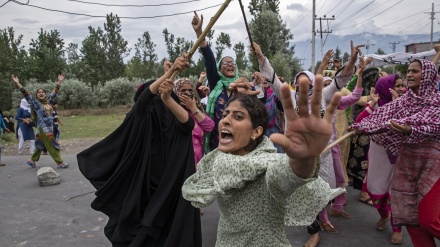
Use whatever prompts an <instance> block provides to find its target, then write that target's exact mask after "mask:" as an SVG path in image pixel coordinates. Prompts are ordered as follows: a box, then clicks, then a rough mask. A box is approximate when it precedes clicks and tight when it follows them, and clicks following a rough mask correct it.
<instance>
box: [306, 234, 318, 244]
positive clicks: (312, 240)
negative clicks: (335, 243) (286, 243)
mask: <svg viewBox="0 0 440 247" xmlns="http://www.w3.org/2000/svg"><path fill="white" fill-rule="evenodd" d="M318 244H319V235H318V233H315V234H312V235H310V238H309V240H308V241H307V242H306V243H305V244H304V247H316V246H318Z"/></svg>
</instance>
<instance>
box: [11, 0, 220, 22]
mask: <svg viewBox="0 0 440 247" xmlns="http://www.w3.org/2000/svg"><path fill="white" fill-rule="evenodd" d="M12 1H13V2H15V1H14V0H12ZM22 5H23V4H22ZM221 5H222V4H217V5H213V6H209V7H206V8H202V9H196V10H191V11H188V12H181V13H174V14H168V15H156V16H138V17H131V16H118V17H119V19H154V18H160V17H169V16H176V15H184V14H189V13H193V12H194V11H202V10H206V9H211V8H215V7H218V6H221ZM25 6H29V7H33V8H37V9H42V10H47V11H52V12H58V13H64V14H69V15H79V16H87V17H93V18H105V17H106V16H103V15H89V14H82V13H74V12H68V11H64V10H56V9H48V8H44V7H40V6H35V5H32V4H27V5H25Z"/></svg>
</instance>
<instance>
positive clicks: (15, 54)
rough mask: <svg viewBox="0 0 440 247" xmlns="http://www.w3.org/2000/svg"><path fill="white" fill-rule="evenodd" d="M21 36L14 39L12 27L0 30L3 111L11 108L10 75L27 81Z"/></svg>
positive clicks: (0, 100)
mask: <svg viewBox="0 0 440 247" xmlns="http://www.w3.org/2000/svg"><path fill="white" fill-rule="evenodd" d="M22 40H23V35H18V37H15V31H14V29H13V28H12V27H8V28H5V29H2V30H0V106H1V108H2V109H3V110H9V109H11V108H12V104H11V103H12V102H11V98H12V91H13V89H14V87H13V86H12V83H11V74H15V75H17V76H19V77H20V79H24V80H26V79H28V78H29V75H28V70H27V59H28V54H27V52H26V50H25V48H24V46H23V45H22V44H21V42H22Z"/></svg>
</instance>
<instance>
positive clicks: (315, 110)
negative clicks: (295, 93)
mask: <svg viewBox="0 0 440 247" xmlns="http://www.w3.org/2000/svg"><path fill="white" fill-rule="evenodd" d="M322 81H323V77H322V76H320V75H318V76H316V78H315V86H314V91H313V95H312V97H311V100H310V109H311V112H309V96H308V94H309V83H310V81H309V80H308V79H306V78H304V77H300V78H299V88H300V90H299V98H298V109H299V112H298V115H299V116H297V114H296V112H295V109H294V107H293V102H292V98H291V93H290V89H289V86H288V85H287V84H283V85H282V86H281V97H282V103H283V107H284V113H285V115H286V127H287V128H286V131H285V134H284V135H282V134H274V135H272V136H271V137H270V139H271V140H272V142H274V143H276V144H278V145H280V146H281V147H282V148H283V150H284V151H285V152H286V154H287V155H288V156H289V157H290V158H291V159H296V160H303V159H309V158H316V157H318V156H319V155H320V154H321V152H322V150H324V148H325V147H326V146H327V144H328V141H329V140H330V137H331V135H332V132H333V130H332V124H331V121H332V119H333V115H334V113H335V110H336V108H337V106H338V104H339V101H340V99H341V95H340V94H339V93H336V94H335V95H334V96H333V98H332V100H331V102H330V104H329V105H328V107H327V109H326V114H325V117H324V118H320V111H321V97H322V88H323V86H322Z"/></svg>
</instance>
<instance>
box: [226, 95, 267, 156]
mask: <svg viewBox="0 0 440 247" xmlns="http://www.w3.org/2000/svg"><path fill="white" fill-rule="evenodd" d="M218 131H219V136H220V140H219V144H218V149H219V150H220V151H222V152H224V153H231V154H234V155H245V154H248V153H249V151H247V150H245V147H246V146H247V145H248V144H249V143H250V141H251V140H255V139H256V138H258V137H259V136H260V135H261V133H260V131H259V127H257V128H255V129H254V128H253V127H252V121H251V117H250V115H249V112H248V111H247V110H246V108H244V107H243V106H242V104H241V103H240V102H239V101H238V100H235V101H233V102H231V103H229V105H228V106H227V107H226V109H225V110H224V112H223V117H222V119H221V120H220V122H219V124H218Z"/></svg>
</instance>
